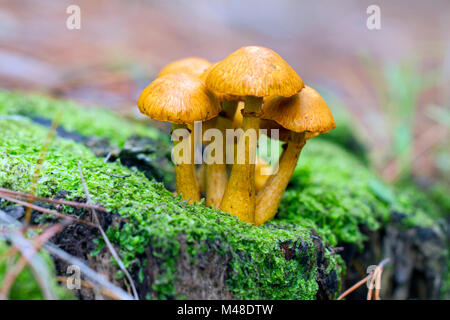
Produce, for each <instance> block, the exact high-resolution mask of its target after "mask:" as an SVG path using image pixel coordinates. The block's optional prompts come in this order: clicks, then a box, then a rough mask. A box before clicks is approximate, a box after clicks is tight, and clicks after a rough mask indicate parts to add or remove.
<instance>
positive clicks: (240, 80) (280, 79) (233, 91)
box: [205, 46, 303, 223]
mask: <svg viewBox="0 0 450 320" xmlns="http://www.w3.org/2000/svg"><path fill="white" fill-rule="evenodd" d="M205 82H206V86H207V87H208V88H210V89H211V90H213V91H215V92H216V91H217V92H220V93H222V94H227V95H232V96H237V97H240V99H242V100H244V101H245V105H244V112H243V121H242V129H243V131H244V136H243V138H242V139H240V141H239V142H238V152H239V151H241V150H243V151H244V161H243V162H244V163H235V164H234V165H233V167H232V170H231V174H230V178H229V180H228V184H227V187H226V189H225V193H224V196H223V199H222V202H221V204H220V209H221V210H223V211H226V212H229V213H231V214H233V215H235V216H237V217H238V218H239V219H240V220H242V221H245V222H251V223H253V222H254V218H255V196H256V195H255V156H256V147H257V139H255V138H253V139H252V138H251V137H249V135H251V133H252V130H255V133H256V134H257V132H258V129H259V116H260V113H261V106H262V102H263V99H262V97H265V96H284V97H290V96H292V95H294V94H296V93H297V92H299V91H300V90H301V89H302V88H303V82H302V80H301V79H300V77H299V76H298V75H297V73H296V72H295V71H294V70H293V69H292V68H291V67H290V66H289V65H288V64H287V63H286V61H284V60H283V59H282V58H281V57H280V56H279V55H278V54H277V53H275V52H274V51H272V50H270V49H267V48H264V47H256V46H250V47H243V48H241V49H239V50H237V51H235V52H234V53H232V54H231V55H229V56H228V57H227V58H225V59H224V60H222V61H220V62H218V63H217V64H215V65H214V66H213V67H212V68H211V70H210V71H209V72H208V75H207V77H206V81H205Z"/></svg>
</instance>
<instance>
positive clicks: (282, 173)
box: [255, 132, 306, 225]
mask: <svg viewBox="0 0 450 320" xmlns="http://www.w3.org/2000/svg"><path fill="white" fill-rule="evenodd" d="M305 143H306V139H305V133H303V132H302V133H297V132H292V133H291V139H290V140H289V142H288V144H287V148H286V149H285V150H284V151H283V153H282V155H281V157H280V160H279V162H278V166H279V167H278V171H277V172H276V173H275V174H274V175H271V176H270V178H269V180H267V182H266V184H265V186H264V188H263V189H262V190H260V191H259V192H258V194H257V196H256V212H255V224H256V225H261V224H263V223H264V222H266V221H268V220H270V219H272V218H273V217H274V216H275V214H276V213H277V210H278V206H279V205H280V201H281V197H282V196H283V193H284V190H286V187H287V185H288V183H289V180H290V179H291V176H292V173H293V172H294V169H295V167H296V165H297V161H298V158H299V156H300V153H301V151H302V149H303V146H304V145H305Z"/></svg>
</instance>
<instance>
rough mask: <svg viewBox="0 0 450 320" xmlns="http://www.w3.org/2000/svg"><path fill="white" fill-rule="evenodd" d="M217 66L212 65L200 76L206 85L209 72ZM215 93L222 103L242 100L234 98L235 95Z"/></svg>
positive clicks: (237, 97)
mask: <svg viewBox="0 0 450 320" xmlns="http://www.w3.org/2000/svg"><path fill="white" fill-rule="evenodd" d="M216 64H217V63H214V64H212V65H210V66H209V67H208V68H207V69H206V70H205V72H203V73H202V74H201V75H200V79H201V80H202V81H204V82H205V83H206V78H207V77H208V75H209V72H210V71H211V70H212V68H214V66H215V65H216ZM213 91H214V90H213ZM214 93H215V94H216V96H217V98H219V100H220V101H240V100H242V99H241V97H239V96H233V95H231V94H224V93H221V92H218V91H214Z"/></svg>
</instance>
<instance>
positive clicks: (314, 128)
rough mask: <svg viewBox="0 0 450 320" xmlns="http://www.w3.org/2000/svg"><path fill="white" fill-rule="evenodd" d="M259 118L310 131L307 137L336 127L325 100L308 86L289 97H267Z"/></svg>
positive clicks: (296, 129) (288, 127)
mask: <svg viewBox="0 0 450 320" xmlns="http://www.w3.org/2000/svg"><path fill="white" fill-rule="evenodd" d="M261 118H263V119H270V120H273V121H275V122H277V123H278V124H280V125H281V126H283V127H284V128H286V129H288V130H290V131H294V132H310V133H311V134H308V135H307V138H308V137H309V138H312V137H314V136H315V135H317V134H320V133H326V132H328V131H329V130H331V129H334V128H336V123H335V122H334V119H333V115H332V114H331V111H330V109H329V108H328V105H327V104H326V102H325V100H323V98H322V97H321V96H320V95H319V94H318V93H317V91H316V90H314V89H313V88H311V87H308V86H305V87H304V88H303V89H302V90H301V91H300V92H299V93H298V94H296V95H294V96H292V97H290V98H283V97H267V98H266V99H265V100H264V105H263V108H262V115H261Z"/></svg>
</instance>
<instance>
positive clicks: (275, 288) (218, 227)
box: [0, 119, 317, 299]
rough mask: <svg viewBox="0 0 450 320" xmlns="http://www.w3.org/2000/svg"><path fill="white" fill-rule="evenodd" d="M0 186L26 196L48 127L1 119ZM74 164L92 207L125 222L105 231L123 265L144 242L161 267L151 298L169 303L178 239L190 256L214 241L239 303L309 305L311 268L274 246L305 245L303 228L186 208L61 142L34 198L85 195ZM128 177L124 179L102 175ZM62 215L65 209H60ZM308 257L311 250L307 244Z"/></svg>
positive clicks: (136, 175) (156, 186) (135, 175)
mask: <svg viewBox="0 0 450 320" xmlns="http://www.w3.org/2000/svg"><path fill="white" fill-rule="evenodd" d="M0 132H1V133H2V138H3V139H2V141H1V142H0V186H2V187H6V188H11V189H14V190H19V191H28V190H29V189H30V181H31V177H32V174H33V172H34V168H35V163H36V162H37V159H38V156H39V150H40V148H41V146H42V143H43V141H44V140H45V136H46V135H47V133H48V129H47V128H45V127H42V126H40V125H36V124H34V123H32V122H31V121H29V120H27V119H20V120H0ZM77 160H81V161H82V163H83V173H84V176H85V178H86V181H87V185H88V188H89V191H90V193H91V195H92V198H93V200H94V201H95V202H97V203H101V204H102V205H104V206H105V207H106V208H107V209H108V211H110V212H117V213H119V214H120V215H121V216H122V217H124V218H126V219H128V220H129V223H127V224H125V225H124V226H122V227H121V228H119V226H116V227H114V228H110V229H109V230H108V235H109V237H110V239H111V241H113V242H114V243H116V244H118V245H119V247H120V248H121V249H120V254H121V256H122V259H123V260H124V263H125V265H126V266H127V267H128V268H130V269H131V271H135V270H133V268H134V267H133V261H134V260H135V258H136V257H137V256H140V255H142V254H143V253H144V250H145V249H146V248H147V247H148V245H149V244H151V245H152V248H153V255H155V257H157V258H158V259H159V261H160V262H161V265H160V268H161V272H160V274H159V275H158V279H157V281H155V283H154V284H153V290H154V292H155V294H154V296H155V297H158V298H174V297H176V294H175V279H176V276H177V275H176V264H177V259H178V257H179V252H180V243H179V240H178V239H179V236H180V235H184V236H185V237H186V241H187V244H188V246H191V247H192V248H191V250H194V251H197V250H200V249H201V248H199V247H197V245H198V244H201V243H205V242H206V243H219V244H220V246H218V247H217V249H218V250H220V251H222V252H223V253H228V254H230V255H231V257H232V259H231V267H232V273H231V274H230V278H229V287H230V290H231V291H232V292H233V293H234V295H235V296H236V297H238V298H252V299H266V298H274V299H283V298H285V299H287V298H289V299H313V298H314V297H315V293H316V291H317V283H316V281H315V278H316V270H315V269H314V268H311V269H310V270H305V269H304V266H303V265H302V261H303V263H304V256H303V255H304V253H302V252H300V251H299V252H298V256H296V258H294V259H292V260H289V261H287V260H286V259H285V258H284V256H283V253H282V251H281V249H280V247H279V243H280V242H284V241H286V242H288V241H290V242H292V243H294V242H295V241H297V239H303V241H304V242H305V245H307V244H308V243H309V241H311V240H310V239H311V234H310V231H309V230H308V229H307V228H303V227H301V226H286V228H282V227H283V225H282V224H277V225H276V227H274V226H270V225H267V226H264V227H255V226H252V225H249V224H246V223H242V222H240V221H238V220H237V219H236V218H235V217H233V216H231V215H229V214H226V213H222V212H218V211H215V210H213V209H211V208H206V207H204V206H200V205H187V204H186V203H185V202H182V201H180V200H179V199H174V198H173V196H172V194H171V193H170V192H168V191H167V190H166V189H164V187H163V185H162V184H160V183H155V182H152V181H149V180H148V179H146V178H145V176H144V175H143V174H142V173H141V172H137V171H132V170H130V169H128V168H125V167H123V166H121V165H120V164H119V163H118V162H116V163H106V164H105V163H104V162H103V160H102V159H99V158H97V157H95V156H94V155H93V154H92V153H91V151H90V150H89V149H87V148H86V147H84V146H83V145H80V144H78V143H75V142H73V141H69V140H66V139H62V138H54V140H53V141H52V143H51V145H50V147H49V150H48V153H47V157H46V160H45V162H44V163H43V165H42V169H41V175H40V177H39V180H38V189H37V193H38V194H39V195H41V196H52V195H54V194H55V193H56V192H58V191H59V190H70V192H71V194H70V198H73V197H77V196H81V197H84V192H83V188H82V185H81V181H80V177H79V174H78V171H77ZM111 173H114V174H121V175H123V174H131V176H130V177H127V178H117V177H112V176H110V175H108V174H111ZM67 210H69V209H67ZM307 252H308V255H311V256H314V254H315V250H314V248H313V247H312V246H311V245H309V246H308V249H307Z"/></svg>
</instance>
